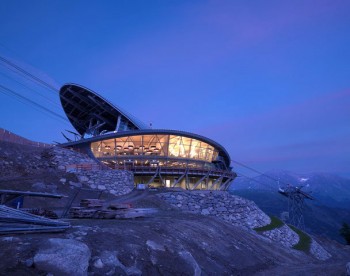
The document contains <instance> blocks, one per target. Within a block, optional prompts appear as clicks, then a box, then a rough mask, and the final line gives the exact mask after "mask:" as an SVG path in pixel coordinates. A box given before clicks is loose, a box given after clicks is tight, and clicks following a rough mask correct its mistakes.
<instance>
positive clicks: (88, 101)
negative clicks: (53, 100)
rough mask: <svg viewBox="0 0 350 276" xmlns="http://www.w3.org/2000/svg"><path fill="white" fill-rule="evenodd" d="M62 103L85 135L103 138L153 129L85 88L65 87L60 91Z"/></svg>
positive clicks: (77, 86) (75, 125) (76, 127)
mask: <svg viewBox="0 0 350 276" xmlns="http://www.w3.org/2000/svg"><path fill="white" fill-rule="evenodd" d="M60 100H61V104H62V107H63V109H64V111H65V113H66V115H67V117H68V119H69V121H70V122H71V124H72V125H73V126H74V128H75V129H76V130H77V131H78V133H79V134H80V135H82V136H84V135H85V134H91V135H99V134H101V132H102V133H103V132H106V131H107V132H108V131H117V132H118V131H128V130H139V129H147V128H149V127H147V126H146V125H145V124H144V123H142V122H141V121H139V120H138V119H136V118H135V117H133V116H132V115H130V114H128V113H127V112H125V111H122V110H121V109H120V108H119V107H118V108H117V107H116V106H114V105H113V104H111V103H110V102H108V101H107V100H106V99H104V98H103V97H102V96H100V95H98V94H97V93H96V92H93V91H92V90H90V89H88V88H85V87H83V86H81V85H77V84H73V83H68V84H65V85H63V86H62V87H61V89H60Z"/></svg>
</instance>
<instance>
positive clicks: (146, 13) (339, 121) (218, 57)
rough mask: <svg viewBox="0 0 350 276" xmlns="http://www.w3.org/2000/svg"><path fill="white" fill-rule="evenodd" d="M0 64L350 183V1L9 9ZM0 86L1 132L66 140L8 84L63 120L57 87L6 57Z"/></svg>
mask: <svg viewBox="0 0 350 276" xmlns="http://www.w3.org/2000/svg"><path fill="white" fill-rule="evenodd" d="M0 56H1V57H5V58H6V59H9V60H11V61H12V62H14V63H16V64H17V65H18V66H20V67H21V68H25V70H27V71H28V72H30V73H31V74H33V75H35V76H37V77H39V78H41V79H43V80H45V81H46V82H48V83H50V84H51V85H53V86H55V87H56V88H57V89H59V88H60V87H61V86H62V85H63V84H64V83H68V82H73V83H77V84H80V85H83V86H86V87H88V88H90V89H92V90H94V91H96V92H97V93H99V94H100V95H102V96H103V97H104V98H106V99H108V100H109V101H110V102H112V103H114V104H115V105H117V106H119V107H121V108H123V110H126V111H128V112H129V113H131V114H133V115H134V116H136V117H138V118H139V119H141V120H142V121H144V122H145V123H147V124H149V123H150V122H152V124H153V128H161V129H179V130H184V131H189V132H194V133H197V134H200V135H204V136H206V137H208V138H211V139H214V140H216V141H217V142H219V143H220V144H222V145H223V146H224V147H225V148H226V149H227V150H228V152H229V153H230V155H231V158H232V159H233V160H236V161H239V162H242V163H245V164H247V165H249V166H251V167H253V168H255V169H257V170H260V171H269V170H274V169H285V170H290V171H294V172H299V173H307V172H331V173H337V174H340V175H343V176H348V177H350V1H349V0H344V1H337V0H329V1H323V0H314V1H307V0H303V1H265V0H264V1H234V0H230V1H220V0H218V1H180V0H177V1H136V0H134V1H44V0H43V1H34V0H32V1H24V0H23V1H15V0H9V1H7V0H1V1H0ZM11 69H12V70H13V68H11ZM0 85H1V87H2V88H1V89H0V108H1V117H0V128H5V129H7V130H10V131H12V132H14V133H16V134H19V135H21V136H24V137H26V138H28V139H31V140H35V141H42V142H48V143H51V142H52V141H59V142H64V141H65V140H64V138H63V136H62V135H61V131H63V130H65V129H68V130H73V128H72V127H71V126H70V124H69V123H68V122H64V121H63V120H61V119H57V118H55V117H54V116H53V115H52V114H49V113H46V112H44V111H42V110H40V108H39V109H38V107H36V109H35V108H34V107H33V106H32V105H30V104H29V103H28V102H25V101H24V102H23V99H21V101H22V102H20V101H18V100H17V99H16V98H15V97H14V96H13V94H11V96H10V95H9V92H8V90H7V92H4V91H5V90H4V88H3V87H5V88H7V89H10V90H11V91H15V92H16V93H18V94H20V95H22V96H25V97H27V98H31V100H32V101H35V102H37V103H39V104H40V105H42V106H45V107H46V108H47V109H49V110H51V111H54V112H56V113H58V114H60V115H61V116H63V117H64V116H65V114H64V112H63V110H62V109H61V107H60V102H59V97H58V93H57V92H53V91H52V90H48V89H45V88H43V87H41V86H39V85H37V84H35V83H34V82H33V81H31V80H30V79H28V78H24V77H23V76H20V75H19V74H18V73H16V72H14V71H11V70H10V68H9V67H8V66H5V64H4V63H3V62H1V61H0ZM5 93H6V94H5ZM17 97H18V96H17ZM234 167H235V168H237V170H240V168H239V166H236V165H234Z"/></svg>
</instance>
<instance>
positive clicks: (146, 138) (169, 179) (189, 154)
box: [63, 129, 237, 190]
mask: <svg viewBox="0 0 350 276" xmlns="http://www.w3.org/2000/svg"><path fill="white" fill-rule="evenodd" d="M63 146H64V147H69V148H73V149H79V150H80V151H83V152H85V153H87V154H88V155H90V156H91V157H93V158H95V159H97V160H98V161H99V162H101V164H104V165H106V166H108V167H110V168H112V169H122V170H129V171H132V172H133V173H134V179H135V185H136V184H141V183H142V184H147V185H149V186H153V187H166V188H176V187H180V188H183V189H187V190H197V189H202V190H226V189H227V188H228V186H229V185H230V183H231V182H232V181H233V180H234V178H235V177H236V176H237V175H236V173H235V172H233V171H232V169H231V167H230V157H229V155H228V153H227V152H226V150H225V149H224V148H223V147H222V146H221V145H219V144H217V143H216V142H214V141H212V140H210V139H208V138H205V137H203V136H199V135H196V134H192V133H187V132H183V131H174V130H153V129H147V130H136V131H124V132H118V133H110V134H105V135H100V136H95V137H93V138H89V139H82V140H79V141H76V142H70V143H66V144H64V145H63Z"/></svg>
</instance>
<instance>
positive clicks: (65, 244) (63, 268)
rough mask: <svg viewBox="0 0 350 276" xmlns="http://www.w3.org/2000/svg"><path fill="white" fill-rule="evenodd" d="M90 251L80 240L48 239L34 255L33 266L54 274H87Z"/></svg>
mask: <svg viewBox="0 0 350 276" xmlns="http://www.w3.org/2000/svg"><path fill="white" fill-rule="evenodd" d="M90 256H91V252H90V249H89V247H88V246H87V245H86V244H85V243H82V242H79V241H76V240H71V239H56V238H53V239H49V240H48V241H47V243H45V244H43V246H42V248H40V249H39V251H38V252H37V253H36V254H35V256H34V264H35V266H36V267H37V268H38V269H40V270H43V271H46V272H48V273H53V274H54V275H87V269H88V266H89V259H90Z"/></svg>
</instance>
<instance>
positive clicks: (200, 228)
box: [0, 142, 350, 275]
mask: <svg viewBox="0 0 350 276" xmlns="http://www.w3.org/2000/svg"><path fill="white" fill-rule="evenodd" d="M58 151H59V152H60V153H57V152H56V150H47V149H42V148H33V147H29V146H28V147H26V146H23V145H21V146H20V145H15V144H10V143H5V142H0V172H1V174H0V189H18V190H33V189H34V190H38V191H44V192H55V193H61V194H64V195H66V196H67V197H66V198H64V199H60V200H56V199H54V200H52V199H50V200H48V199H35V200H31V199H25V204H26V205H27V206H26V207H36V206H38V205H39V206H40V205H41V206H43V207H45V208H51V209H53V210H55V211H59V210H63V209H64V208H65V207H66V206H67V203H69V202H72V199H73V198H74V197H75V196H76V191H77V190H80V189H81V188H84V187H87V188H89V192H86V194H84V195H82V196H85V198H86V197H92V198H94V197H95V198H96V197H101V198H103V199H106V200H110V201H115V200H119V201H123V200H127V201H128V202H129V203H131V204H132V205H133V206H134V207H140V208H141V207H142V208H146V207H152V208H156V209H157V210H158V212H157V213H156V214H155V215H153V216H150V217H145V218H140V219H135V220H96V219H95V220H94V219H74V220H73V219H68V220H67V221H69V222H70V223H71V224H72V228H70V229H69V230H68V231H66V232H64V233H52V234H47V233H46V234H26V235H15V236H14V235H3V236H0V248H1V249H2V250H1V251H0V258H1V260H2V261H1V262H0V271H1V273H3V274H5V275H46V274H47V273H52V274H53V275H87V274H89V275H115V274H117V275H141V274H144V275H149V274H151V275H174V274H175V275H178V274H181V275H201V274H203V275H212V274H220V275H242V274H244V275H246V274H249V275H253V274H258V275H267V274H270V273H271V272H273V273H274V274H279V275H288V274H289V275H291V274H294V273H295V272H296V270H295V269H296V268H299V267H302V266H304V267H305V271H306V273H305V275H310V273H311V274H318V275H322V274H324V275H329V274H340V273H343V272H344V271H345V264H346V263H347V262H348V261H349V260H350V249H348V248H347V247H344V246H342V245H340V244H337V243H333V242H330V241H327V240H320V239H317V238H316V239H314V240H313V241H315V242H317V244H319V246H320V248H324V250H325V252H323V253H322V250H321V251H320V250H318V252H319V253H315V252H314V251H313V250H312V249H311V250H310V251H307V252H304V251H300V250H295V249H293V248H292V247H293V245H295V243H297V242H298V241H297V238H298V237H297V236H296V235H295V234H294V237H296V238H295V239H294V240H293V238H291V239H290V240H292V242H290V243H289V244H283V243H282V242H281V241H282V240H286V236H288V235H289V234H286V233H292V230H291V229H290V228H289V227H287V226H283V227H281V228H275V229H273V230H268V231H262V232H257V231H255V230H253V228H254V227H259V226H263V225H265V224H268V223H269V221H270V219H269V217H268V216H266V214H264V213H263V212H262V211H261V210H260V209H259V208H258V207H257V206H256V205H255V204H254V203H253V202H251V201H249V200H245V199H242V198H239V197H237V196H233V195H230V194H228V193H220V192H219V193H215V192H214V193H210V192H207V193H205V192H187V191H181V190H178V191H169V190H163V191H162V190H160V191H157V192H154V193H155V194H153V193H152V192H145V193H142V195H137V196H131V195H129V194H128V195H125V196H122V197H120V196H119V197H118V196H116V195H115V194H113V193H112V192H111V190H108V189H106V187H107V186H108V185H107V184H108V183H106V185H104V187H103V188H102V187H101V189H99V186H98V185H97V186H96V188H95V189H91V185H95V184H94V183H89V181H92V180H91V179H89V180H86V179H82V177H80V176H79V175H78V174H76V173H74V172H67V171H66V170H63V169H62V167H61V166H66V165H67V164H68V163H70V162H71V163H77V161H79V160H80V161H81V162H92V161H91V160H89V159H86V158H87V157H86V156H82V155H80V154H79V153H72V152H66V156H67V158H62V156H64V154H65V150H58ZM55 152H56V153H55ZM57 154H58V156H60V158H61V159H60V158H57ZM67 160H68V161H67ZM106 181H112V180H109V178H106ZM116 189H118V187H116ZM101 193H102V194H101ZM256 223H258V224H256ZM286 227H287V228H286ZM285 228H286V229H285ZM283 229H285V230H283ZM286 231H287V232H286ZM288 240H289V239H288ZM312 248H313V247H312ZM320 252H321V253H320ZM317 254H321V255H317ZM327 254H328V255H327ZM320 256H321V257H320ZM322 256H323V257H322ZM324 256H326V257H324ZM298 272H300V271H298ZM299 274H300V273H299ZM301 275H303V274H301Z"/></svg>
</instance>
